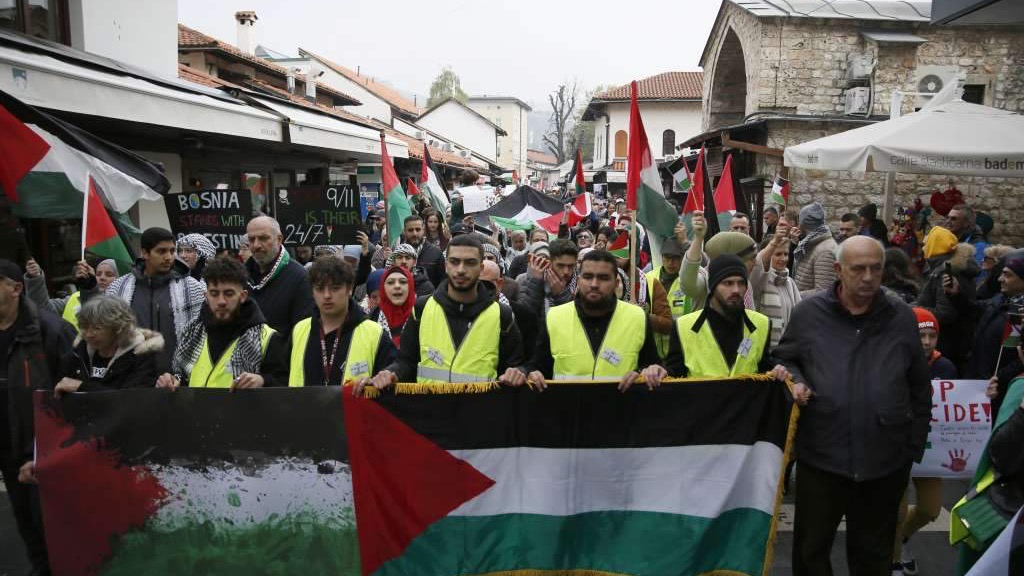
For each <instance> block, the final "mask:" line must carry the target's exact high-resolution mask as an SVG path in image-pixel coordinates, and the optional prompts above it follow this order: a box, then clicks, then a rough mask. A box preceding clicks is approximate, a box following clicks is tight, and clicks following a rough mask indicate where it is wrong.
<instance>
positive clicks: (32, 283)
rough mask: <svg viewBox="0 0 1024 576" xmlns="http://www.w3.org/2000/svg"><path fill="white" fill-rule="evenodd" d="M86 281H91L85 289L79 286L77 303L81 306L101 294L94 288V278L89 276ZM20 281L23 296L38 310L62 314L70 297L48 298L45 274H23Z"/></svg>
mask: <svg viewBox="0 0 1024 576" xmlns="http://www.w3.org/2000/svg"><path fill="white" fill-rule="evenodd" d="M87 280H91V282H87V286H86V287H84V288H83V287H81V286H79V288H80V289H81V295H80V296H79V303H81V305H82V306H84V305H85V303H86V302H88V301H89V300H91V299H92V297H93V296H95V295H97V294H101V292H100V291H99V290H98V289H97V288H96V278H95V277H94V276H90V277H89V278H88V279H87ZM22 281H23V282H24V283H25V294H26V295H27V296H28V298H29V300H31V301H32V303H33V304H35V305H36V308H39V309H40V310H49V311H50V312H53V313H54V314H56V315H58V316H60V315H62V314H64V306H65V305H67V303H68V300H70V298H71V297H70V296H65V297H64V298H50V293H49V291H47V289H46V274H45V273H44V274H40V275H39V276H29V275H28V274H25V276H24V278H23V279H22Z"/></svg>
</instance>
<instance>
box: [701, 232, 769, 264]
mask: <svg viewBox="0 0 1024 576" xmlns="http://www.w3.org/2000/svg"><path fill="white" fill-rule="evenodd" d="M704 251H705V252H707V253H708V256H710V257H711V258H714V257H715V256H720V255H722V254H733V255H735V256H739V257H740V258H746V257H747V256H752V255H753V254H754V253H755V252H757V244H756V243H755V242H754V239H753V238H751V237H750V236H748V235H746V234H743V233H740V232H719V233H718V234H715V235H714V236H713V237H712V238H711V240H708V241H707V244H705V245H704Z"/></svg>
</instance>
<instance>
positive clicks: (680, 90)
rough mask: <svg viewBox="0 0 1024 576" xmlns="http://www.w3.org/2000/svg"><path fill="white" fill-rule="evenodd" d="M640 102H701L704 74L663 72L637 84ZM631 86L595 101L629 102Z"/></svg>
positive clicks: (608, 91)
mask: <svg viewBox="0 0 1024 576" xmlns="http://www.w3.org/2000/svg"><path fill="white" fill-rule="evenodd" d="M636 89H637V98H638V99H639V100H683V99H696V100H700V99H701V98H702V97H703V96H704V73H703V72H663V73H661V74H658V75H656V76H651V77H650V78H644V79H643V80H638V81H637V83H636ZM629 91H630V90H629V84H626V85H624V86H619V87H618V88H613V89H611V90H607V91H605V92H602V93H600V94H598V95H596V96H594V100H629V98H630V94H629Z"/></svg>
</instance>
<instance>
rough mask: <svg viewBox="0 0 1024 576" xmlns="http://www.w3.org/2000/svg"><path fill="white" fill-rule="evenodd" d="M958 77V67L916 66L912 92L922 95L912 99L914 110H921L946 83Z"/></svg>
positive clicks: (954, 80)
mask: <svg viewBox="0 0 1024 576" xmlns="http://www.w3.org/2000/svg"><path fill="white" fill-rule="evenodd" d="M959 76H960V67H959V66H918V67H917V70H916V71H915V72H914V89H913V90H912V91H913V92H920V93H922V95H921V96H916V97H915V98H914V108H915V109H916V108H921V107H923V106H924V105H925V104H927V103H928V101H929V100H931V99H932V97H931V95H932V94H936V93H938V92H939V91H940V90H942V89H943V88H945V87H946V83H947V82H950V81H953V82H956V79H957V78H958V77H959Z"/></svg>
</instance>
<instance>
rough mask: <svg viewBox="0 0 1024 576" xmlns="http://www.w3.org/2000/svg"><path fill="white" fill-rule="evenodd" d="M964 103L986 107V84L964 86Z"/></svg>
mask: <svg viewBox="0 0 1024 576" xmlns="http://www.w3.org/2000/svg"><path fill="white" fill-rule="evenodd" d="M962 98H963V101H964V102H970V103H972V104H981V105H983V106H984V105H985V85H984V84H965V85H964V95H963V97H962Z"/></svg>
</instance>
